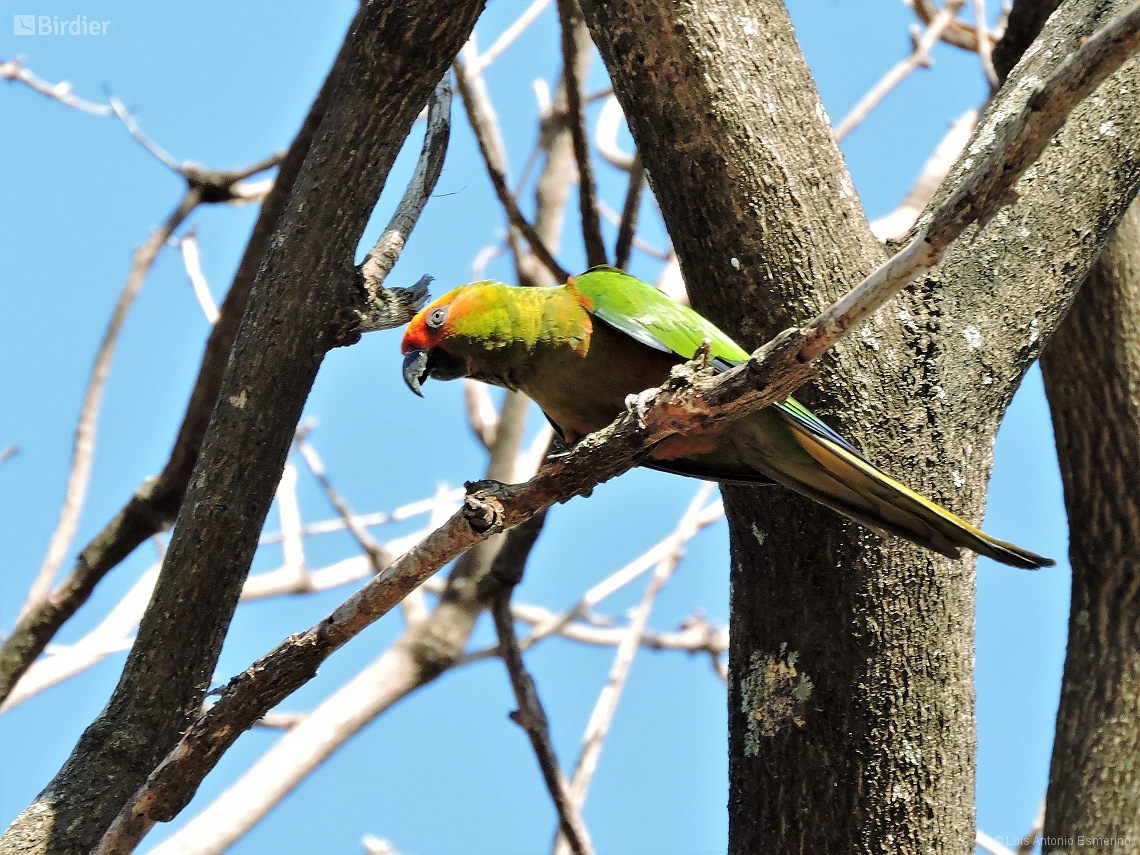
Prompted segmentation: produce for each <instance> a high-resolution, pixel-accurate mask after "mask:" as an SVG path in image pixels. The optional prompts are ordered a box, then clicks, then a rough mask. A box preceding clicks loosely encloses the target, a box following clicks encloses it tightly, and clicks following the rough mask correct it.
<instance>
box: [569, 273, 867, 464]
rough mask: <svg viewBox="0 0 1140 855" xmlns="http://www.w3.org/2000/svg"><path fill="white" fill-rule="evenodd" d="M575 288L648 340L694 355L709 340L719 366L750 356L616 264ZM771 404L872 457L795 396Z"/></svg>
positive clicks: (604, 315) (616, 324)
mask: <svg viewBox="0 0 1140 855" xmlns="http://www.w3.org/2000/svg"><path fill="white" fill-rule="evenodd" d="M574 287H575V288H576V289H577V290H578V291H579V292H580V293H582V294H584V295H585V296H586V297H588V298H589V299H590V301H591V302H592V303H593V310H592V311H593V315H594V317H596V318H598V319H599V320H601V321H603V322H604V323H606V324H608V325H609V326H611V327H613V328H614V329H616V330H619V331H621V332H623V333H625V334H626V335H628V336H629V337H630V338H633V339H636V340H637V341H639V342H641V343H642V344H644V345H647V346H649V347H652V348H655V349H657V350H660V351H664V352H666V353H675V354H677V355H678V356H681V357H684V358H685V359H692V358H693V354H695V353H696V352H697V348H698V347H699V346H700V344H701V342H702V341H704V340H705V339H709V340H710V341H711V342H712V357H713V364H714V365H716V366H717V367H719V368H720V369H722V370H727V369H728V368H731V367H733V366H734V365H739V364H740V363H741V362H744V361H745V360H746V359H748V356H749V353H748V351H746V350H745V349H744V348H742V347H741V346H740V345H738V344H737V343H736V342H735V341H733V340H732V339H731V338H729V337H728V336H727V335H725V334H724V333H723V332H722V331H721V330H720V329H718V328H717V327H716V326H715V325H714V324H713V323H712V322H711V321H709V320H707V319H705V318H704V317H702V316H701V315H699V314H697V313H696V312H695V311H694V310H693V309H690V308H689V307H688V306H685V305H682V304H681V303H678V302H676V301H675V300H672V299H670V298H669V296H668V295H667V294H663V293H662V292H660V291H658V290H657V289H656V288H654V287H653V286H652V285H648V284H646V283H645V282H642V281H641V280H640V279H637V278H635V277H633V276H630V275H629V274H628V273H624V272H622V271H621V270H618V269H617V268H616V267H592V268H590V269H589V270H587V271H586V272H585V273H583V274H582V275H581V276H575V277H574ZM772 406H773V407H775V408H776V409H777V410H779V411H780V413H781V415H783V416H784V417H785V418H787V419H789V420H790V421H792V422H795V423H796V424H797V425H799V426H801V427H803V428H805V429H806V430H808V431H811V432H812V433H814V434H817V435H819V436H821V437H823V438H825V439H828V440H830V441H831V442H834V443H836V444H838V445H839V446H841V447H842V448H843V449H845V450H846V451H849V452H851V453H852V454H854V455H856V456H857V457H859V458H860V459H862V460H867V458H866V457H864V456H863V452H861V451H860V450H859V449H857V448H856V447H855V446H853V445H852V444H851V443H850V442H848V441H847V440H846V439H844V438H843V437H842V436H840V435H839V434H838V433H836V432H835V431H834V430H833V429H832V428H831V427H830V426H829V425H828V424H827V423H826V422H824V421H823V420H822V419H820V418H819V416H817V415H816V414H815V413H813V412H812V411H811V410H809V409H808V408H807V407H805V406H804V405H803V404H801V403H800V402H799V401H797V400H796V399H795V398H788V399H787V400H786V401H783V402H780V401H777V402H776V403H775V404H773V405H772ZM868 462H869V461H868Z"/></svg>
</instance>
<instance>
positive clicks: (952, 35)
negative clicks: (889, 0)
mask: <svg viewBox="0 0 1140 855" xmlns="http://www.w3.org/2000/svg"><path fill="white" fill-rule="evenodd" d="M903 2H904V3H905V4H906V5H907V6H910V7H911V8H912V9H913V10H914V14H915V15H916V16H917V17H918V19H919V20H920V21H922V23H923V25H924V26H927V27H929V26H930V25H931V24H932V23H933V22H934V20H935V19H936V18H937V17H938V4H936V3H935V2H934V0H903ZM1004 14H1005V13H1003V14H1002V16H1001V17H999V19H998V24H997V26H996V27H995V28H994V29H992V30H990V31H989V32H988V34H987V35H988V38H989V41H990V50H991V51H992V50H993V48H994V46H995V45H996V44H997V43H998V41H999V40H1000V39H1001V37H1002V34H1003V32H1004V31H1005V21H1004ZM942 41H944V42H945V43H946V44H948V45H953V46H954V47H958V48H961V49H962V50H968V51H969V52H970V53H978V31H977V30H976V29H975V28H974V27H971V26H969V25H968V24H965V23H963V22H962V21H959V20H958V19H957V18H955V19H954V20H953V21H951V22H950V25H949V26H948V27H946V29H945V30H944V31H943V33H942Z"/></svg>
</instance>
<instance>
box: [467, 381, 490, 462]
mask: <svg viewBox="0 0 1140 855" xmlns="http://www.w3.org/2000/svg"><path fill="white" fill-rule="evenodd" d="M463 405H464V408H465V410H466V411H467V424H468V425H469V426H470V427H471V432H472V433H473V434H475V438H476V439H477V440H479V442H480V443H481V444H482V446H483V447H484V448H487V449H489V448H490V447H491V446H492V445H494V444H495V431H497V430H498V429H499V412H498V410H496V409H495V403H494V401H492V400H491V392H490V390H489V389H488V388H487V384H486V383H481V382H480V381H478V380H472V379H470V378H464V380H463Z"/></svg>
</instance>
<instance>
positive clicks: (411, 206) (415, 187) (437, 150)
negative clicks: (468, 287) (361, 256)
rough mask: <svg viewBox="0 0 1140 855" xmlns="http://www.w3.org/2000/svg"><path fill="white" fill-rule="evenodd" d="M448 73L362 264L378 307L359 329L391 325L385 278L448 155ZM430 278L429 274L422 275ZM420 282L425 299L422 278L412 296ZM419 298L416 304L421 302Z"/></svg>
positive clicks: (370, 298)
mask: <svg viewBox="0 0 1140 855" xmlns="http://www.w3.org/2000/svg"><path fill="white" fill-rule="evenodd" d="M449 78H450V74H445V75H444V76H443V78H442V79H441V80H440V81H439V84H438V85H437V86H436V87H435V91H434V92H433V93H432V96H431V100H430V101H429V102H428V117H427V129H426V130H425V131H424V144H423V148H422V149H421V151H420V158H419V160H418V161H417V162H416V169H415V172H414V173H413V174H412V178H411V180H410V181H409V182H408V186H407V189H405V190H404V195H403V198H401V199H400V204H399V205H397V206H396V212H395V213H394V214H393V215H392V219H391V220H389V221H388V227H387V228H386V229H384V232H383V233H382V234H381V235H380V237H379V239H377V241H376V245H375V246H374V247H372V249H371V251H370V252H369V253H368V258H367V259H365V261H364V264H363V266H362V267H361V273H362V274H363V276H364V287H365V288H366V289H367V291H368V297H369V303H370V304H372V305H374V306H375V307H376V309H377V310H378V311H376V312H369V313H368V315H366V316H362V317H361V332H369V331H371V330H375V329H388V328H391V327H392V326H394V324H393V323H392V322H391V317H390V316H391V310H390V308H389V307H388V306H387V304H388V303H389V302H390V300H391V294H392V292H390V291H388V292H386V291H385V289H384V287H383V285H384V280H385V279H386V278H387V276H388V274H389V273H390V272H391V270H392V268H393V266H395V264H396V259H398V258H399V257H400V253H401V252H402V251H403V249H404V243H405V242H406V241H407V239H408V235H410V234H411V232H412V229H413V228H415V225H416V222H417V221H418V220H419V218H420V213H421V212H422V211H423V209H424V205H426V204H427V200H428V199H429V198H430V197H431V193H432V190H434V189H435V185H436V182H437V181H438V180H439V174H440V172H441V171H442V170H443V161H444V158H445V157H446V156H447V143H448V140H449V139H450V136H451V81H450V79H449ZM424 278H425V279H427V281H428V282H430V281H431V280H430V278H428V277H424ZM419 285H423V286H424V289H423V294H422V298H423V299H426V297H427V291H426V286H427V282H425V281H424V279H421V280H420V281H419V282H418V283H417V288H416V289H413V290H416V291H417V293H416V294H415V295H414V299H420V298H421V295H420V294H419V293H418V286H419ZM422 304H423V302H422V299H420V302H419V303H418V304H416V305H417V306H418V305H422Z"/></svg>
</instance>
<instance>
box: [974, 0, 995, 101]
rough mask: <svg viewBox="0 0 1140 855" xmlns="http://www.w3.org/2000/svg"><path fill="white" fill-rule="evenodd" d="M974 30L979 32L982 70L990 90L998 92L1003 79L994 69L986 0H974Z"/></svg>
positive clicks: (979, 52)
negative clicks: (1000, 78) (999, 77)
mask: <svg viewBox="0 0 1140 855" xmlns="http://www.w3.org/2000/svg"><path fill="white" fill-rule="evenodd" d="M974 31H975V32H976V33H977V34H978V59H980V60H981V62H982V71H983V72H984V73H985V75H986V81H987V82H988V83H989V84H990V92H996V91H997V89H998V87H999V86H1001V80H999V79H998V75H997V72H996V71H994V43H993V42H992V41H990V33H989V28H988V24H987V22H986V0H974Z"/></svg>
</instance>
